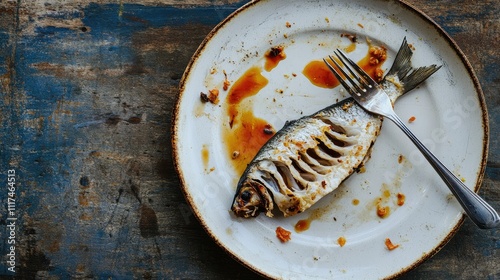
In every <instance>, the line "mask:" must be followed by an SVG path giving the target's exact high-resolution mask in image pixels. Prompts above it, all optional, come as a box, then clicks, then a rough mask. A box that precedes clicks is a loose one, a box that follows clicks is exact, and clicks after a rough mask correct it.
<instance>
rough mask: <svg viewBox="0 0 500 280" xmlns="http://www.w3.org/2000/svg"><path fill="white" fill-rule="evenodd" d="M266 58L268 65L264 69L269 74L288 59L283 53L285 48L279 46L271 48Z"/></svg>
mask: <svg viewBox="0 0 500 280" xmlns="http://www.w3.org/2000/svg"><path fill="white" fill-rule="evenodd" d="M265 58H266V63H265V64H264V69H265V70H266V71H267V72H270V71H271V70H273V69H274V68H275V67H276V66H278V63H280V61H282V60H284V59H285V58H286V54H285V53H284V52H283V46H277V47H273V48H271V49H270V50H269V51H267V52H266V55H265Z"/></svg>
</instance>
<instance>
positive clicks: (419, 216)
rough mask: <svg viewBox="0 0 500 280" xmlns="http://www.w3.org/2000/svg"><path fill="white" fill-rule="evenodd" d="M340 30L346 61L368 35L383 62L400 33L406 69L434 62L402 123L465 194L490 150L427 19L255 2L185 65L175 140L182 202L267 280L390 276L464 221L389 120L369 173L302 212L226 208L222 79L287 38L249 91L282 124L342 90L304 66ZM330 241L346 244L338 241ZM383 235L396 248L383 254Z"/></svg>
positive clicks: (230, 174)
mask: <svg viewBox="0 0 500 280" xmlns="http://www.w3.org/2000/svg"><path fill="white" fill-rule="evenodd" d="M342 33H350V34H356V35H357V37H358V39H359V43H358V44H357V45H356V50H355V51H353V52H351V53H350V54H349V55H350V56H351V57H354V58H355V59H359V58H361V57H362V56H364V55H365V54H366V52H367V48H368V47H367V44H366V40H365V39H366V38H368V39H370V40H372V41H373V42H374V43H375V44H377V45H384V46H386V47H387V49H388V60H387V61H386V62H385V64H384V66H383V68H384V69H385V70H387V69H388V68H389V67H390V65H392V61H393V59H394V56H395V53H396V51H397V50H398V48H399V46H400V44H401V42H402V40H403V38H404V37H406V38H407V40H408V42H409V43H410V44H412V45H413V47H414V48H415V51H414V56H413V65H414V66H424V65H430V64H434V63H436V64H441V65H443V68H442V69H440V70H439V71H438V72H437V73H436V74H434V75H433V76H432V77H431V78H430V79H429V80H427V81H426V82H425V83H424V84H423V85H422V86H420V87H419V88H417V89H415V90H414V91H412V92H410V93H409V94H407V95H406V96H404V97H402V98H400V99H399V100H398V102H397V103H396V111H397V113H398V114H399V115H400V117H401V118H402V119H409V118H410V117H411V116H415V117H416V120H415V121H414V122H413V123H411V124H410V128H411V129H412V130H413V131H414V132H415V134H416V135H417V136H418V137H419V138H420V139H421V140H423V142H424V143H426V144H427V145H428V147H429V148H430V149H431V150H432V151H433V152H434V153H435V154H436V155H437V157H438V158H440V159H441V160H442V161H443V163H445V164H446V165H447V166H448V167H449V168H450V170H452V171H453V172H455V173H456V174H457V175H458V176H460V177H461V178H463V180H464V181H465V183H466V184H467V185H468V186H470V188H472V189H474V190H476V191H477V189H478V188H479V186H480V183H481V180H482V175H483V172H484V166H485V163H486V154H487V144H488V123H487V117H486V109H485V104H484V100H483V95H482V92H481V89H480V87H479V85H478V82H477V79H476V78H475V76H474V73H473V71H472V70H471V68H470V65H469V64H468V62H467V61H466V59H465V57H464V55H463V54H462V53H461V51H460V50H459V49H458V47H457V46H456V44H455V43H453V41H452V40H451V39H450V38H449V37H448V36H447V35H446V34H445V33H444V32H443V31H442V30H441V29H440V28H439V27H438V26H437V25H436V24H434V23H433V22H432V21H431V20H429V19H428V18H427V17H425V16H424V15H422V14H421V13H419V12H418V11H416V10H415V9H414V8H412V7H410V6H408V5H407V4H404V3H401V2H397V1H364V0H363V1H362V0H358V1H351V0H316V1H304V0H273V1H255V2H250V3H248V4H247V5H245V6H244V7H242V8H241V9H239V10H238V11H236V12H235V13H234V14H232V15H231V16H230V17H228V18H227V19H226V20H225V21H223V22H222V23H221V24H220V25H219V26H217V27H216V28H215V29H214V30H213V31H212V32H211V33H210V34H209V36H208V37H207V38H206V40H205V41H204V42H203V43H202V45H201V46H200V48H199V49H198V51H197V52H196V54H195V55H194V57H193V59H192V61H191V63H190V64H189V66H188V68H187V70H186V72H185V75H184V77H183V80H182V82H181V93H180V96H179V100H178V103H177V107H176V111H175V120H174V131H173V133H174V138H173V148H174V156H175V164H176V168H177V169H178V173H179V176H180V179H181V181H182V187H183V191H184V193H185V195H186V198H187V201H188V203H189V204H190V205H191V207H192V209H193V211H194V213H195V214H196V216H197V217H198V218H199V220H200V222H201V223H202V225H203V226H204V227H205V229H206V230H207V232H208V233H209V234H210V236H212V237H213V238H214V240H215V241H216V242H217V243H218V244H219V245H220V246H221V247H222V248H224V249H225V250H226V251H227V252H228V253H229V254H231V255H232V256H234V257H235V258H236V259H238V260H239V261H241V262H242V263H243V264H245V265H246V266H247V267H249V268H251V269H253V270H254V271H256V272H257V273H260V274H262V275H265V276H267V277H270V278H280V279H325V278H351V279H362V278H367V277H368V278H386V277H389V278H390V277H394V276H398V275H400V274H402V273H404V272H406V271H408V270H410V269H411V268H413V267H415V266H416V265H418V264H420V263H421V262H423V261H424V260H425V259H427V258H429V257H430V256H432V255H433V254H434V253H436V252H437V251H438V250H439V249H440V248H441V247H442V246H444V245H445V243H446V242H447V241H448V240H449V239H450V238H451V236H452V235H453V233H454V232H455V231H456V230H457V229H458V227H459V225H460V224H461V221H462V220H463V214H462V210H461V208H460V206H459V204H458V203H457V202H456V200H455V198H454V197H453V196H452V195H451V193H450V191H449V190H448V189H447V187H446V186H445V185H444V183H443V182H442V181H441V180H440V178H439V177H438V176H437V175H436V174H435V173H434V171H433V170H432V168H431V167H430V166H429V165H428V164H427V162H425V160H424V159H423V157H422V156H421V155H420V154H419V152H418V151H417V150H416V148H415V147H414V146H413V145H412V144H411V142H410V141H409V140H407V139H406V136H404V134H402V132H400V131H399V130H398V129H397V128H396V127H395V126H394V125H393V124H392V123H389V122H385V123H384V126H383V129H382V132H381V135H380V137H379V138H378V140H377V142H376V144H375V146H374V148H373V153H372V158H371V160H370V161H369V162H368V164H367V165H366V172H365V173H362V174H354V175H353V176H351V177H350V178H349V179H347V180H346V181H345V182H344V183H343V184H342V185H341V186H340V187H339V188H338V189H337V190H336V191H335V192H334V193H332V194H331V195H328V196H327V197H325V198H324V199H322V200H321V201H320V202H319V203H318V204H316V205H314V206H313V207H312V208H311V209H310V210H308V211H306V212H304V213H302V214H300V215H297V216H293V217H290V218H283V217H275V218H268V217H266V216H264V215H260V216H259V217H257V218H256V219H242V218H236V217H235V216H234V215H232V213H230V211H229V209H230V205H231V202H232V199H233V196H234V192H235V188H236V183H237V180H238V179H239V174H238V173H237V172H236V171H235V169H234V167H233V165H232V164H231V159H230V158H229V157H228V153H227V151H226V150H227V148H226V145H225V142H224V139H223V137H222V134H223V132H222V131H223V127H224V125H227V124H226V122H227V113H226V109H225V104H224V102H225V97H226V95H227V91H224V90H222V85H223V81H224V74H223V73H224V72H225V73H226V74H227V77H228V80H229V81H230V82H232V83H234V82H235V81H236V80H237V79H238V78H240V77H241V76H242V75H243V73H244V72H245V71H246V70H248V69H249V68H251V67H253V66H258V67H262V66H263V64H264V61H265V59H264V53H266V51H268V50H269V49H270V48H271V47H274V46H277V45H282V46H283V47H284V52H285V53H286V59H285V60H283V61H281V62H280V63H279V64H278V66H277V67H276V68H274V69H273V70H272V71H270V72H266V71H262V75H264V76H265V77H266V78H267V79H268V80H269V83H268V85H267V86H266V87H265V88H264V89H262V90H261V91H260V92H259V93H258V94H257V95H255V96H253V97H250V98H248V100H249V101H250V102H252V103H249V104H250V105H249V106H253V108H252V110H253V113H254V114H255V115H256V116H258V117H260V118H262V119H264V120H266V121H268V122H269V123H270V124H272V126H273V127H275V128H281V127H282V126H283V124H284V123H285V121H286V120H290V119H296V118H298V117H301V116H302V115H303V114H304V115H305V114H310V113H313V112H315V111H317V110H319V109H322V108H323V107H326V105H328V104H331V103H334V102H335V101H336V100H337V99H342V98H344V97H345V96H344V94H343V93H342V91H341V90H340V87H337V88H335V89H324V88H319V87H316V86H314V85H312V84H311V83H310V82H309V80H307V79H306V78H305V76H304V75H303V74H302V70H303V68H304V66H305V65H306V64H307V63H308V62H310V61H312V60H317V59H321V58H323V57H324V56H326V55H328V54H331V53H332V51H333V50H335V49H336V48H345V47H347V46H349V45H350V43H351V42H350V41H349V39H348V38H345V37H341V36H340V35H341V34H342ZM213 88H218V89H220V96H219V99H220V103H219V104H218V105H212V104H210V103H206V104H202V103H201V101H200V92H205V93H206V92H208V90H209V89H213ZM252 104H253V105H252ZM400 156H403V158H404V159H403V160H402V161H400V160H398V159H399V158H400ZM387 193H389V194H390V195H389V197H385V195H384V194H387ZM397 193H403V194H404V195H405V196H406V201H405V203H404V205H403V206H397V205H396V200H397V199H396V194H397ZM378 198H382V199H383V203H385V205H387V206H389V207H390V209H391V214H390V216H388V217H387V218H385V219H381V218H379V217H378V216H377V214H376V211H375V208H376V207H375V204H376V203H375V201H376V200H377V199H378ZM354 200H358V201H359V204H357V205H354V203H353V201H354ZM308 218H311V219H313V221H312V223H311V225H310V228H309V229H308V230H306V231H303V232H301V233H297V232H295V231H294V225H295V224H296V223H297V222H298V221H299V220H301V219H308ZM278 226H281V227H283V228H285V229H287V230H289V231H291V232H292V236H291V241H289V242H287V243H281V242H280V241H279V240H278V239H277V237H276V235H275V229H276V228H277V227H278ZM339 237H344V238H345V240H346V243H345V245H344V246H343V247H341V246H339V244H338V238H339ZM386 238H390V239H391V241H392V242H393V243H395V244H398V245H399V247H398V248H396V249H395V250H392V251H389V250H388V249H387V248H386V246H385V244H384V242H385V239H386Z"/></svg>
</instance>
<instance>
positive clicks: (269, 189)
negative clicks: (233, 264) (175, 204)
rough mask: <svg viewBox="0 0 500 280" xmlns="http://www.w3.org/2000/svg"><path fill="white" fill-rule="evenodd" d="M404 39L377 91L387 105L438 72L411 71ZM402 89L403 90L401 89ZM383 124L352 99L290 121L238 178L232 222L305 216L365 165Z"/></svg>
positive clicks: (422, 69) (435, 67) (409, 51)
mask: <svg viewBox="0 0 500 280" xmlns="http://www.w3.org/2000/svg"><path fill="white" fill-rule="evenodd" d="M411 55H412V51H411V49H410V48H409V46H408V44H407V42H406V38H405V39H404V40H403V43H402V44H401V48H400V50H399V51H398V54H397V55H396V58H395V61H394V64H393V66H392V67H391V69H390V70H389V72H388V73H387V75H386V77H384V79H383V81H382V82H381V85H382V86H383V87H384V88H385V90H386V91H387V93H388V95H389V97H390V98H391V101H392V103H393V104H394V102H395V101H396V99H397V98H398V97H400V96H401V95H403V94H404V93H406V92H408V91H409V90H411V89H413V88H414V87H416V86H417V85H418V84H420V83H421V82H423V81H424V80H425V79H427V78H428V77H429V76H431V75H432V74H433V73H434V72H435V71H437V70H438V69H439V67H437V66H435V65H432V66H428V67H421V68H418V69H415V71H413V70H414V69H413V68H412V67H411V64H410V59H411ZM405 85H408V86H407V87H405ZM381 127H382V118H381V117H379V116H376V115H374V114H371V113H369V112H367V111H365V110H364V109H363V108H362V107H361V106H359V105H358V104H357V103H356V102H355V101H354V99H352V98H351V97H349V98H346V99H344V100H342V101H340V102H338V103H336V104H333V105H331V106H329V107H326V108H325V109H322V110H320V111H318V112H316V113H314V114H312V115H310V116H305V117H302V118H300V119H298V120H295V121H290V122H287V123H286V124H285V126H284V127H283V128H282V129H281V130H279V131H278V132H277V133H276V134H275V135H274V136H273V137H272V138H271V139H270V140H269V141H268V142H267V143H266V144H265V145H264V146H263V147H262V148H261V149H260V150H259V152H258V153H257V155H256V156H255V157H254V159H253V160H252V161H251V162H250V164H249V165H248V167H247V168H246V170H245V172H244V173H243V175H242V176H241V178H240V180H239V182H238V185H237V190H236V194H235V196H234V199H233V203H232V206H231V210H232V211H233V212H234V213H235V215H236V216H239V217H244V218H250V217H256V216H258V215H259V214H260V212H265V214H266V215H267V216H269V217H272V216H273V210H274V209H275V206H277V208H278V209H279V210H280V211H281V212H282V213H283V215H284V216H285V217H287V216H293V215H295V214H298V213H301V212H303V211H305V210H307V209H308V208H309V207H311V206H312V205H314V204H315V203H316V202H317V201H318V200H320V199H321V198H322V197H324V196H325V195H327V194H329V193H331V192H332V191H333V190H335V189H336V188H337V187H338V186H339V185H340V183H341V182H342V181H344V180H345V179H346V178H347V177H349V176H350V175H351V174H352V173H354V172H355V171H356V170H357V169H358V168H360V167H361V166H362V164H364V162H365V161H366V160H368V159H369V155H370V151H371V147H372V146H373V144H374V143H375V140H376V139H377V136H378V135H379V133H380V129H381Z"/></svg>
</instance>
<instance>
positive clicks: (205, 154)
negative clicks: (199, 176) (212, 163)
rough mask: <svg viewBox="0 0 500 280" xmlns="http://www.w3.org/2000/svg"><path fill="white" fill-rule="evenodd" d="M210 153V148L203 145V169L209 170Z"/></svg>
mask: <svg viewBox="0 0 500 280" xmlns="http://www.w3.org/2000/svg"><path fill="white" fill-rule="evenodd" d="M209 156H210V154H209V152H208V147H207V146H206V145H203V148H202V149H201V159H202V161H203V167H204V168H205V170H206V169H207V168H208V160H209Z"/></svg>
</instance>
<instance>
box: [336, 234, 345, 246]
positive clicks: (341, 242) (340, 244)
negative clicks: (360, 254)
mask: <svg viewBox="0 0 500 280" xmlns="http://www.w3.org/2000/svg"><path fill="white" fill-rule="evenodd" d="M346 241H347V240H346V239H345V237H343V236H341V237H339V239H337V243H338V244H339V246H340V247H344V245H345V243H346Z"/></svg>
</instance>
